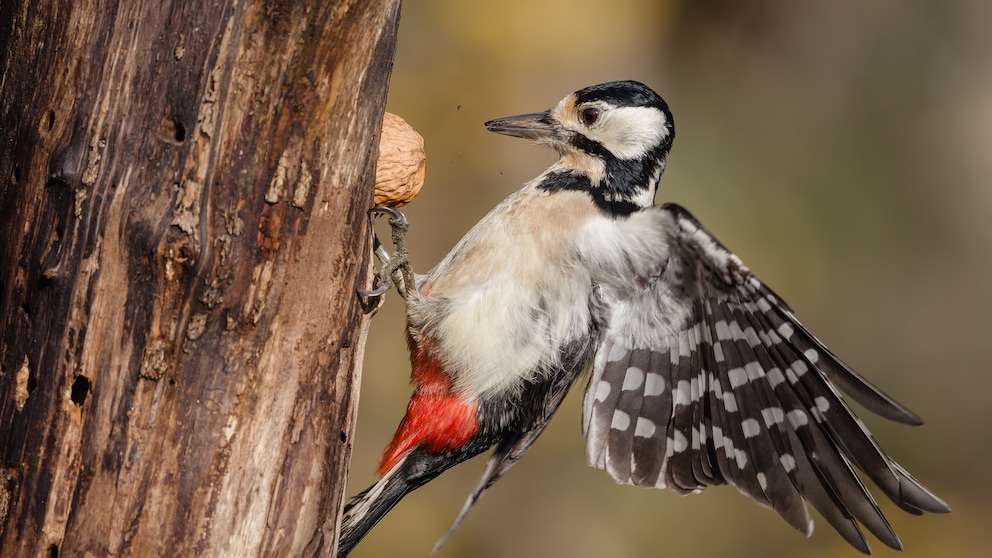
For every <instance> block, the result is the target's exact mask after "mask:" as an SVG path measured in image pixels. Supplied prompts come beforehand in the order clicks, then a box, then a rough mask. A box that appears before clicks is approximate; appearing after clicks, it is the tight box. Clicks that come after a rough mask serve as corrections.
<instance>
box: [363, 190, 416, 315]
mask: <svg viewBox="0 0 992 558" xmlns="http://www.w3.org/2000/svg"><path fill="white" fill-rule="evenodd" d="M376 214H379V215H387V216H388V217H389V226H390V228H391V229H392V240H393V246H394V248H395V252H394V253H393V255H392V256H390V255H389V253H388V252H387V251H386V249H385V248H384V247H383V246H382V242H380V241H379V237H378V236H376V234H375V232H374V231H373V233H372V238H373V241H374V245H375V248H374V253H375V256H376V259H378V260H379V263H380V264H382V268H381V269H380V270H379V272H378V273H377V274H376V279H377V281H376V282H381V283H382V285H381V286H380V287H378V288H375V289H372V290H369V291H366V290H363V289H357V290H356V292H357V293H358V294H359V295H361V296H363V297H366V298H378V297H380V296H382V295H384V294H386V293H387V292H388V291H389V289H390V288H391V287H392V286H393V285H396V290H397V292H399V294H400V296H402V297H403V298H404V299H405V298H406V297H407V294H408V290H407V289H408V288H409V287H412V286H413V285H414V284H415V283H414V279H413V271H412V270H411V269H410V261H409V256H408V254H407V251H406V244H405V242H404V237H405V236H406V231H407V229H408V228H409V226H410V224H409V222H408V221H407V218H406V215H404V214H403V212H402V211H400V210H398V209H396V208H394V207H384V206H379V205H377V206H375V207H373V208H372V209H370V210H369V215H370V216H373V217H374V216H375V215H376Z"/></svg>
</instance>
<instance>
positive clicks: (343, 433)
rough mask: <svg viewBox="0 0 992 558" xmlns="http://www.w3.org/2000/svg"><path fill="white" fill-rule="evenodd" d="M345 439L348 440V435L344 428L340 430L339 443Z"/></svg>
mask: <svg viewBox="0 0 992 558" xmlns="http://www.w3.org/2000/svg"><path fill="white" fill-rule="evenodd" d="M347 441H348V435H347V434H346V433H345V431H344V430H342V431H341V443H342V444H343V443H345V442H347Z"/></svg>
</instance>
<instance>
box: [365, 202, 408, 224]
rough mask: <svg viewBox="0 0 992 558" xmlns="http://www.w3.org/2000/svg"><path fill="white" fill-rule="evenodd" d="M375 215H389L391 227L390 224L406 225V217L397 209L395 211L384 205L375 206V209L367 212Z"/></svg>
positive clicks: (393, 208)
mask: <svg viewBox="0 0 992 558" xmlns="http://www.w3.org/2000/svg"><path fill="white" fill-rule="evenodd" d="M376 213H379V214H382V215H389V224H391V225H392V224H402V225H406V224H407V220H406V215H405V214H404V213H403V212H402V211H400V210H399V209H396V208H395V207H386V206H384V205H377V206H375V207H373V208H372V209H370V210H369V214H370V215H374V214H376Z"/></svg>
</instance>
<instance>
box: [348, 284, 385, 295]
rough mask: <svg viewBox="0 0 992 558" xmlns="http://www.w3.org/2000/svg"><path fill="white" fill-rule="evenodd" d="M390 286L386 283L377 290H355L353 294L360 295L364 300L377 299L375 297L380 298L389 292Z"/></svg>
mask: <svg viewBox="0 0 992 558" xmlns="http://www.w3.org/2000/svg"><path fill="white" fill-rule="evenodd" d="M391 286H392V285H390V284H388V283H387V284H385V285H383V286H381V287H379V288H378V289H372V290H371V291H366V290H363V289H355V292H356V293H358V294H360V295H362V296H364V297H365V298H377V297H380V296H382V295H384V294H386V292H388V291H389V288H390V287H391Z"/></svg>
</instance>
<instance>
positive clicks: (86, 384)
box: [69, 374, 90, 405]
mask: <svg viewBox="0 0 992 558" xmlns="http://www.w3.org/2000/svg"><path fill="white" fill-rule="evenodd" d="M89 394H90V379H89V378H87V377H86V376H83V375H82V374H80V375H79V376H76V379H75V380H74V381H73V382H72V389H71V390H70V392H69V399H71V400H72V402H73V403H75V404H76V405H82V404H83V401H86V396H87V395H89Z"/></svg>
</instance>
